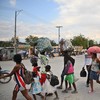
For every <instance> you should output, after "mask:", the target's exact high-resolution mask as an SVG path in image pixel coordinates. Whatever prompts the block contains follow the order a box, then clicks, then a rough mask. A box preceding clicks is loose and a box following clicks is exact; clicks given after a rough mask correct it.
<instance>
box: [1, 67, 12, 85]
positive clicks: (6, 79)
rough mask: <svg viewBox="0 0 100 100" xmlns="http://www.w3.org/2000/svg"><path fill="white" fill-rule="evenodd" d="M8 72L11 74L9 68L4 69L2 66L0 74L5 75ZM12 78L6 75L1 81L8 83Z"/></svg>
mask: <svg viewBox="0 0 100 100" xmlns="http://www.w3.org/2000/svg"><path fill="white" fill-rule="evenodd" d="M7 74H9V71H8V70H2V68H1V67H0V76H5V75H7ZM11 79H12V77H11V76H9V77H5V78H1V79H0V83H2V84H6V83H8V82H10V80H11Z"/></svg>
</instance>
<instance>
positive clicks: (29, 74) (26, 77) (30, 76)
mask: <svg viewBox="0 0 100 100" xmlns="http://www.w3.org/2000/svg"><path fill="white" fill-rule="evenodd" d="M22 68H23V69H24V75H23V79H24V82H25V83H26V84H30V83H32V79H33V72H31V71H29V70H27V69H26V68H25V65H24V64H22Z"/></svg>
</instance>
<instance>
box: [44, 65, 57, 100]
mask: <svg viewBox="0 0 100 100" xmlns="http://www.w3.org/2000/svg"><path fill="white" fill-rule="evenodd" d="M45 71H46V74H47V81H49V84H48V88H49V90H50V89H51V90H52V91H53V92H54V94H55V95H56V97H55V98H54V100H59V97H58V93H57V90H56V88H55V87H54V86H51V85H50V81H51V75H52V74H53V73H52V72H51V66H50V65H46V66H45ZM48 94H49V93H48Z"/></svg>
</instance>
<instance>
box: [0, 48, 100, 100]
mask: <svg viewBox="0 0 100 100" xmlns="http://www.w3.org/2000/svg"><path fill="white" fill-rule="evenodd" d="M61 48H62V47H61ZM61 52H62V55H63V56H64V65H63V66H64V67H63V70H62V73H61V82H60V85H59V86H58V87H57V88H56V87H55V86H52V85H51V84H50V81H51V77H52V75H53V72H52V71H51V67H52V66H51V65H49V59H48V57H46V56H45V52H40V55H39V56H38V55H36V54H34V55H33V56H32V57H31V58H30V63H31V64H32V67H33V68H32V72H33V73H32V76H33V78H32V82H31V86H30V88H29V89H27V88H26V83H25V81H24V78H23V77H24V72H25V66H24V64H22V57H21V55H20V54H16V55H14V57H13V60H14V62H15V63H16V64H15V66H14V68H13V70H12V71H11V72H10V73H9V74H8V75H5V76H1V77H0V78H4V77H9V76H12V75H14V81H15V82H16V85H15V87H14V90H13V95H12V100H16V98H17V94H18V92H19V91H20V92H21V93H22V95H23V96H24V97H25V98H26V99H27V100H32V96H33V99H34V100H37V95H38V96H40V97H41V100H46V98H47V97H48V96H51V95H53V94H55V98H54V100H59V94H58V92H57V89H62V86H63V81H65V89H64V90H62V93H68V91H69V90H72V86H73V89H74V90H73V91H72V92H71V93H74V94H76V93H78V90H77V86H76V82H75V75H74V64H75V59H74V58H72V57H71V56H70V55H69V54H68V51H63V50H61ZM85 57H86V58H88V61H87V59H86V60H85V66H86V68H87V72H88V76H87V82H86V86H87V87H89V85H90V91H89V93H92V92H94V86H93V80H96V82H97V83H99V84H100V81H99V74H100V59H99V58H97V54H96V53H91V55H85ZM38 59H40V61H41V66H38ZM64 76H65V78H64ZM29 93H30V94H32V96H30V95H29Z"/></svg>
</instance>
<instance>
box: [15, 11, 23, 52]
mask: <svg viewBox="0 0 100 100" xmlns="http://www.w3.org/2000/svg"><path fill="white" fill-rule="evenodd" d="M21 11H22V10H18V11H15V29H14V47H15V48H14V52H15V54H17V41H16V23H17V15H18V14H19V13H20V12H21Z"/></svg>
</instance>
